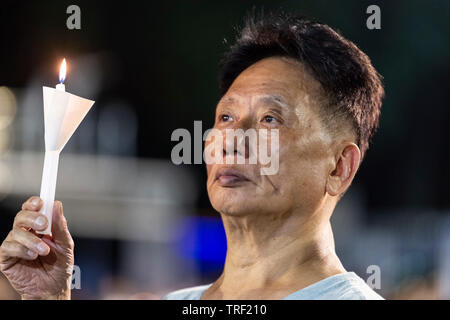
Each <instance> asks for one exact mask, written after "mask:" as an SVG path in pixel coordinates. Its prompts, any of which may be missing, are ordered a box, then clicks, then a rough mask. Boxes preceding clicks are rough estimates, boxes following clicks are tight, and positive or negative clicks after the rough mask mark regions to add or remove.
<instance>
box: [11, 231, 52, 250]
mask: <svg viewBox="0 0 450 320" xmlns="http://www.w3.org/2000/svg"><path fill="white" fill-rule="evenodd" d="M12 238H13V239H14V241H16V242H18V243H20V244H21V245H23V246H25V247H27V248H28V249H29V250H32V251H34V252H36V253H37V254H39V255H41V256H46V255H48V254H49V253H50V247H49V246H48V245H47V244H46V243H45V242H44V241H42V240H41V239H40V238H39V237H38V236H36V235H35V234H33V233H31V232H29V231H25V230H23V229H21V228H14V229H13V230H12Z"/></svg>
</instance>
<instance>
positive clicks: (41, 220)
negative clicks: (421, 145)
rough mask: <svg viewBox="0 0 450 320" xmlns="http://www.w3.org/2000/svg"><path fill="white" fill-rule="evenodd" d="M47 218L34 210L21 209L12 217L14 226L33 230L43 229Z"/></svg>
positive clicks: (45, 226)
mask: <svg viewBox="0 0 450 320" xmlns="http://www.w3.org/2000/svg"><path fill="white" fill-rule="evenodd" d="M47 224H48V220H47V217H45V216H44V215H43V214H40V213H38V212H35V211H28V210H22V211H20V212H19V213H18V214H17V215H16V217H15V218H14V225H13V226H14V227H17V228H20V227H24V228H31V229H34V230H45V228H47Z"/></svg>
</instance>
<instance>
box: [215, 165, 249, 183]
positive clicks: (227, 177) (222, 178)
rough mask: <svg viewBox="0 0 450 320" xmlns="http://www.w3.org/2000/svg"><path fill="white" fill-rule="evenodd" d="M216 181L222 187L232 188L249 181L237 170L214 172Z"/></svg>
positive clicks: (226, 169) (225, 169) (223, 169)
mask: <svg viewBox="0 0 450 320" xmlns="http://www.w3.org/2000/svg"><path fill="white" fill-rule="evenodd" d="M216 181H217V183H218V184H219V185H221V186H222V187H234V186H238V185H240V184H242V183H245V182H248V181H250V180H249V179H248V178H247V177H246V176H245V175H244V174H243V173H242V172H240V171H238V170H235V169H231V168H220V169H219V170H217V172H216Z"/></svg>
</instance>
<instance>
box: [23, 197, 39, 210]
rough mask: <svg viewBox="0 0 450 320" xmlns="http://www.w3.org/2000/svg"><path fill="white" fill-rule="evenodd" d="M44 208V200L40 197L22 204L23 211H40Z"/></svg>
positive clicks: (32, 198) (31, 198)
mask: <svg viewBox="0 0 450 320" xmlns="http://www.w3.org/2000/svg"><path fill="white" fill-rule="evenodd" d="M41 207H42V199H41V198H39V197H38V196H33V197H30V198H29V199H28V200H27V201H25V202H24V203H23V204H22V210H30V211H39V210H40V209H41Z"/></svg>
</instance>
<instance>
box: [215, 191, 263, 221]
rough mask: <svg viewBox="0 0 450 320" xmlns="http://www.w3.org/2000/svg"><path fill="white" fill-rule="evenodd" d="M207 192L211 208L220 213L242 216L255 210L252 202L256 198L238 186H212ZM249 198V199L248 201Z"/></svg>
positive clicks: (256, 209) (255, 207)
mask: <svg viewBox="0 0 450 320" xmlns="http://www.w3.org/2000/svg"><path fill="white" fill-rule="evenodd" d="M214 189H215V190H211V191H210V192H209V199H210V201H211V204H212V206H213V208H214V209H215V210H216V211H218V212H220V213H221V214H225V215H230V216H243V215H246V214H250V213H252V212H257V211H258V208H257V206H256V205H255V204H254V202H258V199H257V198H255V197H252V196H251V195H249V193H248V192H245V191H244V190H239V189H240V188H222V187H219V188H214ZM249 198H250V199H251V200H250V201H249Z"/></svg>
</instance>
